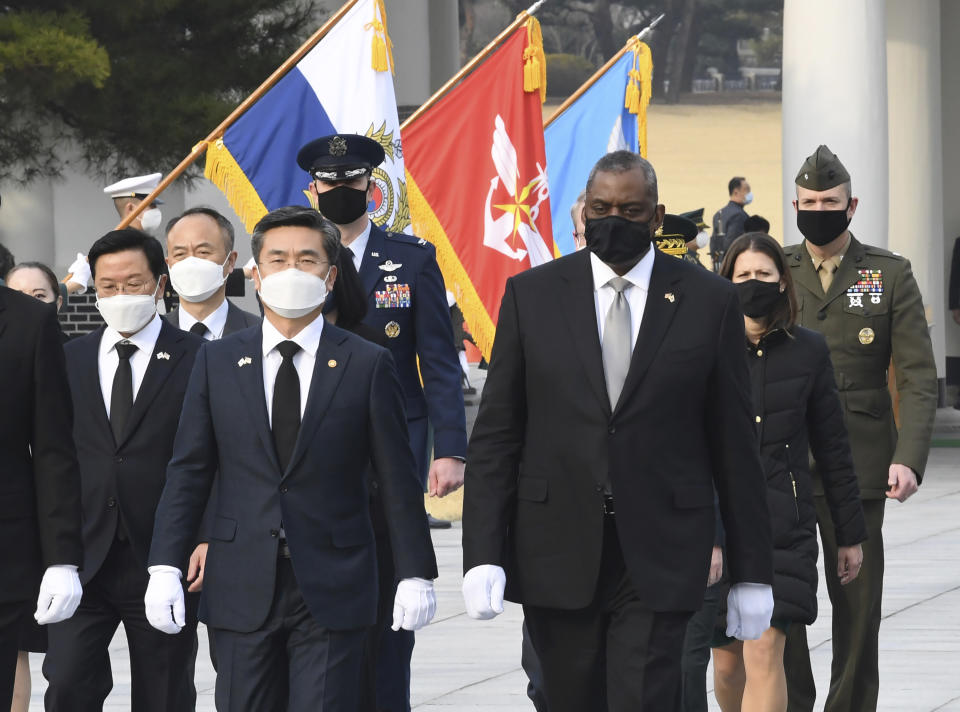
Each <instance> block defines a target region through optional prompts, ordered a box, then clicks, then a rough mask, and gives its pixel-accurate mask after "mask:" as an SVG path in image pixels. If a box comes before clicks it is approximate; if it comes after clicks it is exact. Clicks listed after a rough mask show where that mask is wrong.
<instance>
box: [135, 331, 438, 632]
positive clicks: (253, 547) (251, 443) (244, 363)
mask: <svg viewBox="0 0 960 712" xmlns="http://www.w3.org/2000/svg"><path fill="white" fill-rule="evenodd" d="M262 361H263V357H262V330H261V328H259V327H257V328H251V329H245V330H244V331H241V332H239V333H237V334H234V335H232V336H229V337H227V338H225V339H220V340H219V341H211V342H208V343H206V344H205V345H204V347H203V349H202V350H201V351H200V355H199V356H198V357H197V362H196V365H195V367H194V371H193V375H192V377H191V380H190V386H189V388H188V391H187V398H186V400H185V402H184V413H183V420H182V422H181V424H180V429H179V430H178V432H177V441H176V446H175V448H174V455H173V459H172V460H171V461H170V466H169V468H168V471H167V485H166V487H165V488H164V492H163V498H162V499H161V501H160V506H159V508H158V510H157V519H156V526H155V529H154V536H153V545H152V549H151V552H150V564H151V565H155V564H167V565H171V564H172V565H177V564H178V562H180V561H182V560H183V559H184V558H185V556H186V555H187V553H189V549H190V548H191V547H192V544H193V539H192V533H193V532H195V531H196V529H197V526H198V525H199V523H200V520H201V517H202V516H203V512H204V507H205V506H206V503H207V500H208V497H209V494H210V492H211V488H213V489H215V496H214V502H215V508H216V511H215V516H214V518H213V523H212V528H211V536H210V548H209V550H208V552H207V562H206V569H205V571H204V582H203V596H204V602H205V607H206V622H207V623H208V624H209V625H211V626H213V627H215V628H224V629H228V630H235V631H240V632H249V631H253V630H256V629H258V628H259V627H260V626H262V625H263V623H264V621H265V620H266V618H267V615H268V614H269V612H270V607H271V603H272V601H273V594H274V584H275V578H276V566H277V553H278V543H279V535H280V528H281V523H282V527H283V529H284V531H285V534H286V538H287V542H288V545H289V547H290V553H291V559H292V563H293V569H294V573H295V574H296V577H297V584H298V586H299V588H300V591H301V593H302V595H303V598H304V601H305V602H306V605H307V607H308V609H309V610H310V612H311V614H312V615H313V617H314V618H315V619H316V621H317V623H318V624H319V625H320V626H322V627H324V628H330V629H351V628H360V627H363V626H367V625H372V624H373V622H374V621H375V619H376V603H377V570H376V560H375V549H374V541H373V528H372V526H371V523H370V513H369V506H368V492H367V485H366V477H365V473H366V470H367V467H368V466H369V465H370V463H371V462H372V464H373V467H374V470H375V471H376V477H377V478H378V482H379V488H380V491H381V493H382V494H383V501H384V507H385V509H386V517H387V522H388V526H389V532H390V541H391V542H392V543H393V550H394V560H395V563H396V571H397V576H398V578H409V577H415V576H416V577H422V578H435V577H436V575H437V569H436V560H435V558H434V554H433V545H432V543H431V541H430V532H429V529H428V527H427V521H426V514H425V512H424V509H423V493H422V491H421V489H420V483H419V479H418V477H417V474H416V472H415V466H414V459H413V453H412V451H411V449H410V444H409V441H408V437H407V429H406V418H405V415H404V410H403V393H402V391H401V388H400V382H399V380H398V378H397V374H396V369H395V367H394V365H393V359H392V358H391V356H390V354H389V352H388V351H387V350H385V349H383V348H380V347H378V346H375V345H374V344H371V343H369V342H367V341H365V340H364V339H362V338H360V337H358V336H355V335H353V334H350V333H348V332H346V331H344V330H343V329H339V328H337V327H336V326H333V325H332V324H326V325H324V327H323V332H322V335H321V337H320V342H319V346H318V349H317V354H316V364H315V368H314V372H313V377H312V380H311V384H310V393H309V394H308V396H307V401H306V409H305V412H304V415H303V422H302V424H301V427H300V434H299V438H298V440H297V444H296V447H295V449H294V452H293V455H292V457H291V460H290V463H289V465H288V467H287V469H286V471H282V470H281V469H280V465H279V463H278V460H277V455H276V450H275V448H274V445H273V438H272V434H271V431H270V425H269V420H268V418H267V409H266V402H265V396H264V387H263V364H262Z"/></svg>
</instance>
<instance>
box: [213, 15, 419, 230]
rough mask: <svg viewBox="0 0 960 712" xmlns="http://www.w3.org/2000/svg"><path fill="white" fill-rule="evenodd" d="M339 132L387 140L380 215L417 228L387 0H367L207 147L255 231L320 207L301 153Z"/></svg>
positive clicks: (379, 172) (377, 199)
mask: <svg viewBox="0 0 960 712" xmlns="http://www.w3.org/2000/svg"><path fill="white" fill-rule="evenodd" d="M333 133H355V134H361V135H364V136H369V137H370V138H372V139H374V140H375V141H378V142H379V143H380V144H381V145H382V146H383V149H384V152H385V153H386V160H385V161H384V162H383V164H382V165H380V166H378V167H377V168H375V169H374V171H373V180H374V182H375V183H376V186H375V189H374V197H373V200H372V201H371V202H370V205H369V206H368V210H369V212H370V217H371V219H373V221H374V222H375V223H376V224H377V225H380V226H383V227H384V228H385V229H388V230H393V231H397V232H403V231H405V230H408V228H409V225H410V208H409V204H408V202H407V190H406V182H405V181H406V177H405V174H404V168H403V150H402V147H401V145H400V122H399V121H398V119H397V100H396V95H395V93H394V87H393V56H392V52H391V49H390V38H389V35H388V34H387V29H386V15H385V13H384V7H383V0H359V1H358V2H356V4H355V5H354V6H353V7H352V8H350V10H348V11H347V13H346V14H345V15H344V16H343V17H342V18H341V19H340V21H339V22H337V24H336V25H334V26H333V27H332V28H331V29H330V31H329V32H328V33H327V34H326V35H325V36H324V37H323V38H322V39H321V40H320V41H319V42H318V43H317V44H316V46H314V47H313V48H312V49H311V50H310V51H309V52H308V53H307V54H306V55H305V56H304V58H303V59H301V60H300V61H299V62H298V63H297V64H296V66H295V67H294V68H293V69H291V70H290V71H289V72H288V73H287V74H285V75H284V76H283V78H281V79H280V80H279V81H278V82H277V83H276V84H275V85H274V86H273V87H272V88H271V89H270V90H269V91H268V92H267V93H266V94H264V95H263V97H261V98H260V100H259V101H257V102H256V103H255V104H254V105H253V106H251V107H250V108H249V109H248V110H247V111H246V112H245V113H244V114H243V115H242V116H241V117H240V118H239V119H237V121H236V122H235V123H234V124H233V125H231V126H230V127H229V128H228V129H227V130H226V131H225V132H224V135H223V138H222V139H220V140H218V141H215V142H214V143H212V144H211V145H209V146H208V147H207V163H206V169H205V175H206V176H207V178H209V179H210V180H211V181H213V183H215V184H216V185H217V187H218V188H220V190H222V191H223V192H224V193H225V194H226V196H227V199H228V200H229V201H230V204H231V205H232V206H233V208H234V210H236V211H237V214H238V215H239V216H240V218H241V219H242V220H243V222H244V224H245V225H246V227H247V229H248V230H251V231H252V229H253V226H254V225H255V224H256V222H257V221H258V220H259V219H260V218H261V217H263V215H265V214H266V213H267V212H269V211H270V210H275V209H276V208H280V207H283V206H286V205H304V206H306V205H310V200H309V193H308V191H307V188H308V187H309V183H310V176H309V175H308V174H307V173H306V172H304V171H303V170H301V169H300V167H299V166H297V151H298V150H299V149H300V147H301V146H303V145H304V144H305V143H307V142H308V141H312V140H313V139H315V138H319V137H320V136H325V135H327V134H333Z"/></svg>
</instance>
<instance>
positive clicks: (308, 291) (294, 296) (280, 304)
mask: <svg viewBox="0 0 960 712" xmlns="http://www.w3.org/2000/svg"><path fill="white" fill-rule="evenodd" d="M258 269H259V267H258ZM329 275H330V270H327V276H329ZM326 279H327V278H326V277H317V276H316V275H315V274H310V273H308V272H304V271H303V270H299V269H297V268H296V267H290V268H289V269H285V270H283V271H282V272H274V273H273V274H271V275H269V276H267V277H263V278H262V279H261V280H260V299H262V300H263V303H264V304H266V305H267V306H268V307H270V309H271V311H273V312H275V313H276V314H278V315H280V316H282V317H285V318H287V319H297V318H298V317H301V316H304V315H306V314H309V313H310V312H312V311H313V310H314V309H316V308H317V307H318V306H320V305H321V304H323V300H324V299H326V298H327V281H326Z"/></svg>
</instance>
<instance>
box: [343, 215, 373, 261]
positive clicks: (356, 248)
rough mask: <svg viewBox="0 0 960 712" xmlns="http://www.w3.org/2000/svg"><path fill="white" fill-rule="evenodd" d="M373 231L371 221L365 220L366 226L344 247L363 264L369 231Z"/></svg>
mask: <svg viewBox="0 0 960 712" xmlns="http://www.w3.org/2000/svg"><path fill="white" fill-rule="evenodd" d="M372 229H373V221H372V220H367V226H366V227H365V228H363V232H361V233H360V234H359V235H357V237H356V238H355V239H354V241H353V242H351V243H350V244H349V245H346V247H349V248H350V251H351V252H353V256H354V257H355V258H356V259H358V260H360V262H363V258H364V257H365V256H366V255H364V253H365V252H366V251H367V243H368V242H370V231H371V230H372ZM357 265H358V266H357V269H358V270H359V269H360V268H359V262H358V263H357Z"/></svg>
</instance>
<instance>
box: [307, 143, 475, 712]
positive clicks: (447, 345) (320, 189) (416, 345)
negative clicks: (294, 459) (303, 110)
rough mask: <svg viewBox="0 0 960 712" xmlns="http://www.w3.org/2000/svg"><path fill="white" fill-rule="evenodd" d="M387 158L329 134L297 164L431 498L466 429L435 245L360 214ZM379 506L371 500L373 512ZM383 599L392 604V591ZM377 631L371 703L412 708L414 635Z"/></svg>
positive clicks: (454, 463)
mask: <svg viewBox="0 0 960 712" xmlns="http://www.w3.org/2000/svg"><path fill="white" fill-rule="evenodd" d="M384 158H385V154H384V150H383V147H382V146H381V145H380V144H379V143H378V142H376V141H374V140H372V139H370V138H367V137H365V136H358V135H355V134H334V135H331V136H324V137H322V138H318V139H316V140H314V141H311V142H310V143H308V144H306V145H305V146H303V147H302V148H301V149H300V151H299V153H298V154H297V164H298V165H299V166H300V168H302V169H303V170H304V171H306V172H307V173H308V174H309V175H310V177H311V179H312V182H311V186H310V188H311V191H310V192H311V194H314V195H315V197H316V202H317V207H318V209H319V211H320V212H321V213H322V214H323V215H324V216H325V217H326V218H328V219H329V220H331V221H333V222H334V223H335V224H336V225H337V227H338V228H339V229H340V234H341V239H342V241H343V245H344V247H345V248H346V249H347V250H348V252H349V255H350V257H351V258H352V259H353V264H354V266H355V267H356V268H357V272H358V273H359V275H360V281H361V282H362V284H363V288H364V291H365V292H366V294H367V299H368V310H367V315H366V317H364V320H363V323H365V324H367V325H368V326H370V327H373V328H375V329H376V330H377V331H379V332H381V333H382V334H384V335H385V336H386V337H387V342H388V345H389V347H390V351H391V353H392V354H393V358H394V360H395V362H396V366H397V371H398V373H399V375H400V383H401V385H402V386H403V391H404V396H405V400H406V411H407V427H408V429H409V431H410V444H411V447H412V448H413V453H414V456H415V457H416V459H417V472H418V474H419V476H420V477H421V483H422V484H423V485H424V488H425V489H428V490H429V492H430V494H431V495H434V494H435V495H437V496H440V497H442V496H444V495H445V494H447V493H449V492H452V491H454V490H456V489H457V488H459V487H460V485H461V484H463V468H464V458H465V456H466V450H467V435H466V423H465V414H464V406H463V392H462V390H461V387H460V376H461V371H460V364H459V362H458V360H457V353H456V351H455V350H454V347H453V330H452V327H451V323H450V311H449V309H448V307H447V299H446V291H445V289H444V284H443V278H442V277H441V275H440V268H439V266H438V265H437V258H436V250H435V249H434V246H433V245H432V244H430V243H429V242H427V241H426V240H424V239H422V238H418V237H414V236H410V235H405V234H401V233H392V232H386V231H385V230H382V229H381V228H380V227H378V226H377V225H375V224H373V222H372V221H371V220H370V216H369V215H368V213H367V206H368V204H369V203H370V201H371V200H372V198H373V194H374V190H375V188H376V184H375V183H374V181H373V179H372V173H373V169H374V168H375V167H376V166H378V165H380V164H381V163H382V162H383V160H384ZM418 366H419V368H418ZM421 378H422V385H421ZM428 420H429V425H430V428H432V431H433V442H432V443H428V425H427V423H428ZM431 446H432V450H433V462H432V464H430V465H429V476H428V463H429V453H430V450H431ZM428 482H429V487H427V484H428ZM375 499H377V498H375ZM377 508H378V505H377V504H375V505H374V517H375V518H377ZM435 523H436V520H432V521H431V526H433V525H434V524H435ZM385 543H386V542H385ZM384 595H385V596H387V598H388V599H389V600H392V596H393V594H392V592H386V593H385V594H384ZM387 618H388V616H387V617H383V616H381V621H379V622H378V624H379V625H382V624H384V623H385V624H386V626H389V620H387ZM383 633H384V636H383V641H382V643H381V645H380V652H379V661H378V663H377V675H376V677H377V681H376V687H377V698H378V704H379V707H378V709H389V710H391V711H393V710H409V709H410V706H409V704H410V703H409V697H410V657H411V655H412V654H413V643H414V640H413V638H414V636H413V633H412V632H411V631H403V630H401V631H396V632H395V631H390V630H385V629H384V630H383Z"/></svg>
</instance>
